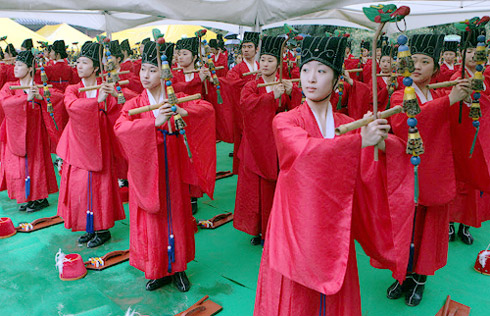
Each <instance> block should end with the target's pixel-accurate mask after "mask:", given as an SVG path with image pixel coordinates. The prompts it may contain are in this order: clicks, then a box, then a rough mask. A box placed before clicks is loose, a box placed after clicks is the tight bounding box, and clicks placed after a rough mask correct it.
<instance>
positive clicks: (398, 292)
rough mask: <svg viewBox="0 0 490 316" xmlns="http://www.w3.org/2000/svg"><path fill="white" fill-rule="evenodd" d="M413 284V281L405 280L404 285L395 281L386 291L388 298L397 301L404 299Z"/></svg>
mask: <svg viewBox="0 0 490 316" xmlns="http://www.w3.org/2000/svg"><path fill="white" fill-rule="evenodd" d="M411 283H413V281H411V279H405V281H404V282H403V284H400V282H398V281H395V283H393V284H392V285H390V287H389V288H388V289H387V290H386V297H387V298H389V299H390V300H396V299H399V298H400V297H402V295H403V294H405V292H406V291H407V288H408V287H409V286H410V284H411Z"/></svg>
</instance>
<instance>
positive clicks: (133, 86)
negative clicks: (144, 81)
mask: <svg viewBox="0 0 490 316" xmlns="http://www.w3.org/2000/svg"><path fill="white" fill-rule="evenodd" d="M119 71H123V69H122V68H119ZM119 80H120V81H123V80H129V84H127V85H123V86H121V88H122V89H123V90H124V89H125V88H126V89H130V90H132V91H134V92H136V95H138V94H140V93H141V92H142V91H143V86H142V85H141V81H140V75H139V73H138V75H135V74H133V73H128V74H122V75H119ZM136 95H132V96H131V98H133V97H135V96H136Z"/></svg>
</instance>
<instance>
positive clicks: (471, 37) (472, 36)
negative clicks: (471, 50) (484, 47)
mask: <svg viewBox="0 0 490 316" xmlns="http://www.w3.org/2000/svg"><path fill="white" fill-rule="evenodd" d="M468 33H469V32H464V33H463V34H461V46H460V48H461V50H463V49H464V46H465V43H466V39H468V42H467V43H466V47H476V44H478V40H477V38H478V36H479V35H484V36H485V37H486V36H487V34H486V32H485V28H484V27H480V28H478V29H476V30H472V31H471V33H469V34H468Z"/></svg>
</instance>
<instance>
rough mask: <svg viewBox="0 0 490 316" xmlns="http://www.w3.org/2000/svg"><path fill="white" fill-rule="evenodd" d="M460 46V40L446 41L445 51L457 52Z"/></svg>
mask: <svg viewBox="0 0 490 316" xmlns="http://www.w3.org/2000/svg"><path fill="white" fill-rule="evenodd" d="M458 47H459V42H458V41H445V42H444V48H443V50H442V51H443V52H455V53H456V52H457V51H458Z"/></svg>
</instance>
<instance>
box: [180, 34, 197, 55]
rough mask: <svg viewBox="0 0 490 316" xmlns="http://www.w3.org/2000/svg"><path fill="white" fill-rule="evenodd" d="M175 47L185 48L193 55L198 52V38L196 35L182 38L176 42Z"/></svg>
mask: <svg viewBox="0 0 490 316" xmlns="http://www.w3.org/2000/svg"><path fill="white" fill-rule="evenodd" d="M177 49H178V50H181V49H187V50H189V51H191V53H192V54H193V55H194V56H197V55H198V54H199V38H197V37H189V38H183V39H181V40H179V41H178V42H177Z"/></svg>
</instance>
